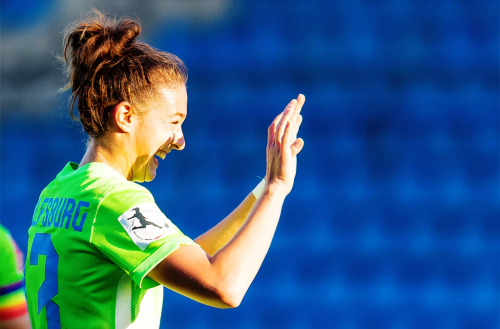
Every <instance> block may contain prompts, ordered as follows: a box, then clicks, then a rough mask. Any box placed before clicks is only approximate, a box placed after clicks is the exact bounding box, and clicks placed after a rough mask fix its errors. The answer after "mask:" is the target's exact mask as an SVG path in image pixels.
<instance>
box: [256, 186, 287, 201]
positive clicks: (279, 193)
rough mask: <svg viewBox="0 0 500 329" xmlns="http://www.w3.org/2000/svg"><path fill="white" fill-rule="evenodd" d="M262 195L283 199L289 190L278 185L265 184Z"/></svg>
mask: <svg viewBox="0 0 500 329" xmlns="http://www.w3.org/2000/svg"><path fill="white" fill-rule="evenodd" d="M262 193H263V194H267V195H269V196H276V197H280V198H283V199H284V198H285V197H286V196H287V195H288V194H289V193H290V190H289V189H287V188H285V187H284V186H282V185H280V184H277V183H272V184H266V186H265V188H264V190H263V192H262Z"/></svg>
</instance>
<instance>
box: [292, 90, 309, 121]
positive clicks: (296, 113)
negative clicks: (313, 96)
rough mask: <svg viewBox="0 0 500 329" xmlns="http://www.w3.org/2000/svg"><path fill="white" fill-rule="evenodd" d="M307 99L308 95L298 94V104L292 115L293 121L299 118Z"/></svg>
mask: <svg viewBox="0 0 500 329" xmlns="http://www.w3.org/2000/svg"><path fill="white" fill-rule="evenodd" d="M305 101H306V97H305V96H304V95H303V94H299V96H297V105H296V106H295V109H294V113H293V116H292V122H294V121H295V120H297V117H298V116H299V115H300V111H301V110H302V106H304V102H305Z"/></svg>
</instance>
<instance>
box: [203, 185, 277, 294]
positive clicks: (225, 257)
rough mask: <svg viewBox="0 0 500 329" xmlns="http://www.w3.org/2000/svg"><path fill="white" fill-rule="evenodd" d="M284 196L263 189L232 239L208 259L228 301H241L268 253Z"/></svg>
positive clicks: (272, 190)
mask: <svg viewBox="0 0 500 329" xmlns="http://www.w3.org/2000/svg"><path fill="white" fill-rule="evenodd" d="M285 196H286V194H285V193H282V192H281V191H279V190H278V189H275V188H273V187H267V188H266V189H265V190H264V193H263V194H262V196H261V197H260V198H259V199H258V200H257V202H256V204H255V206H254V207H253V209H252V211H251V213H250V215H249V216H248V219H247V220H246V221H245V222H244V224H243V225H242V226H241V228H240V229H239V231H238V232H237V233H236V234H235V235H234V237H233V238H232V239H231V240H230V241H229V242H228V243H227V244H226V245H225V246H224V247H223V248H222V249H220V250H219V251H218V252H217V253H215V254H214V256H213V257H212V258H211V263H212V266H213V268H214V269H215V270H216V271H217V274H218V275H217V277H219V278H220V280H221V282H220V283H219V284H220V285H221V287H222V289H223V290H224V291H229V292H230V294H231V295H232V296H231V300H238V301H239V300H241V298H243V296H244V294H245V292H246V291H247V289H248V287H249V286H250V284H251V282H252V281H253V279H254V278H255V276H256V274H257V272H258V270H259V268H260V266H261V265H262V262H263V260H264V258H265V256H266V254H267V252H268V250H269V246H270V245H271V241H272V239H273V236H274V233H275V231H276V227H277V225H278V221H279V218H280V214H281V209H282V206H283V202H284V200H285Z"/></svg>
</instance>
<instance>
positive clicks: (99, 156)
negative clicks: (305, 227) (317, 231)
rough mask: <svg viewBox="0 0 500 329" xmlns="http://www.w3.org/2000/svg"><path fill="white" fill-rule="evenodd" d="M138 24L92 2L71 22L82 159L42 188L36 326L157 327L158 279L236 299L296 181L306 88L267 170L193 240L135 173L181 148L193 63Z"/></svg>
mask: <svg viewBox="0 0 500 329" xmlns="http://www.w3.org/2000/svg"><path fill="white" fill-rule="evenodd" d="M140 32H141V27H140V25H139V24H138V23H137V22H135V21H133V20H130V19H123V20H120V21H115V20H113V19H109V18H108V17H106V16H105V15H103V14H101V13H100V12H97V11H94V12H93V13H91V15H90V16H89V17H88V18H86V19H85V20H83V21H80V22H77V23H76V24H74V25H72V26H70V28H69V29H68V33H67V35H66V37H65V41H66V44H65V49H64V61H65V63H66V64H67V72H68V78H69V83H68V85H67V86H66V88H68V89H71V90H72V96H73V101H72V104H71V111H73V107H74V106H75V104H77V105H78V113H79V117H80V121H81V123H82V126H83V129H84V130H85V131H86V132H87V133H88V135H89V143H88V145H87V150H86V152H85V154H84V156H83V158H82V160H81V161H80V163H74V162H69V163H68V164H67V165H66V166H65V167H64V168H63V170H62V171H61V172H60V173H59V174H57V176H56V177H55V179H54V180H53V181H52V182H50V183H49V185H47V187H46V188H45V189H44V190H43V191H42V193H41V195H40V198H39V201H38V204H37V205H36V207H35V211H34V213H33V220H32V224H31V228H30V229H29V241H28V255H27V260H26V290H27V301H28V308H29V314H30V318H31V322H32V324H33V326H34V327H35V328H158V326H159V321H160V314H161V305H162V298H163V295H162V286H161V285H163V286H166V287H168V288H170V289H172V290H174V291H177V292H179V293H181V294H183V295H185V296H187V297H189V298H192V299H194V300H196V301H199V302H201V303H205V304H207V305H211V306H214V307H220V308H227V307H236V306H238V305H239V303H240V302H241V300H242V298H243V296H244V295H245V293H246V291H247V289H248V287H249V286H250V284H251V282H252V281H253V279H254V277H255V275H256V274H257V272H258V270H259V268H260V266H261V264H262V261H263V260H264V257H265V255H266V253H267V250H268V249H269V246H270V244H271V241H272V238H273V235H274V232H275V229H276V226H277V224H278V220H279V217H280V213H281V208H282V205H283V202H284V200H285V197H286V196H287V195H288V193H289V192H290V191H291V189H292V186H293V182H294V177H295V172H296V163H297V154H298V153H299V152H300V151H301V149H302V147H303V145H304V144H303V141H302V139H300V138H297V133H298V130H299V127H300V124H301V122H302V116H301V115H300V111H301V108H302V105H303V104H304V101H305V98H304V96H303V95H299V96H298V97H297V99H293V100H292V101H290V103H289V104H288V105H287V106H286V108H285V110H284V111H283V112H282V113H281V114H279V115H278V116H277V117H276V118H275V120H274V121H273V122H272V124H271V125H270V126H269V129H268V144H267V169H266V178H265V180H264V182H263V183H262V184H259V188H258V189H255V190H254V191H253V192H251V193H249V194H248V196H247V197H246V198H245V199H244V200H243V201H242V202H241V204H240V205H239V206H238V207H237V208H236V209H235V210H234V211H233V212H232V213H231V214H229V215H228V216H227V217H226V218H224V219H223V220H222V221H220V222H219V223H218V224H217V225H215V226H214V227H213V228H212V229H210V230H209V231H207V232H206V233H204V234H202V235H200V236H199V237H198V238H196V239H194V240H192V239H191V238H189V237H187V236H185V235H184V234H183V233H182V232H181V231H180V230H179V229H178V228H177V227H176V226H175V225H174V224H173V223H172V222H171V221H170V219H168V218H167V216H165V214H164V213H163V212H162V211H161V210H160V208H159V207H158V205H157V204H156V203H155V200H154V198H153V196H152V195H151V193H150V192H149V191H148V190H147V189H146V188H144V187H143V186H141V185H138V184H136V182H144V181H151V180H153V179H154V178H155V176H156V170H157V169H158V166H159V162H158V159H157V158H156V157H158V158H161V159H165V157H166V155H167V154H168V153H169V152H170V151H171V150H182V149H183V148H184V147H185V141H184V135H183V132H182V123H183V122H184V120H185V119H186V116H187V93H186V80H187V74H186V68H185V67H184V64H183V63H182V61H181V60H180V59H179V58H177V57H176V56H175V55H172V54H170V53H166V52H162V51H159V50H156V49H154V48H152V47H150V46H148V45H146V44H144V43H141V42H139V41H137V37H138V35H139V34H140Z"/></svg>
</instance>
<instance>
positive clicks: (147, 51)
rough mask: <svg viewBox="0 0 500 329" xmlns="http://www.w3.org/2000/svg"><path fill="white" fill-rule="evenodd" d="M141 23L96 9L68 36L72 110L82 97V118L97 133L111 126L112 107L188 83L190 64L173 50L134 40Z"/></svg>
mask: <svg viewBox="0 0 500 329" xmlns="http://www.w3.org/2000/svg"><path fill="white" fill-rule="evenodd" d="M140 33H141V25H140V23H138V22H136V21H134V20H131V19H122V20H120V21H118V22H117V21H116V19H115V18H110V17H108V16H106V15H104V14H103V13H101V12H99V11H97V10H95V9H94V10H93V11H92V12H91V13H90V14H89V15H88V16H87V18H86V19H84V20H82V21H78V22H75V23H73V24H72V25H70V26H69V27H68V29H67V32H66V35H65V37H64V54H63V55H64V56H63V58H62V60H63V62H64V63H65V65H66V71H67V76H68V79H69V81H68V84H67V85H66V86H65V87H64V88H63V89H64V90H67V89H70V88H71V89H72V95H71V105H70V114H71V117H72V118H75V117H74V114H73V109H74V106H75V103H76V102H78V112H79V116H80V121H81V123H82V126H83V128H84V129H85V131H86V132H87V133H88V134H89V135H90V136H91V137H94V138H101V137H103V136H104V135H105V134H106V133H107V132H108V131H109V129H110V125H109V119H110V116H111V114H112V113H113V110H114V107H115V106H116V105H117V104H118V103H120V102H122V101H127V102H130V103H131V104H132V105H134V108H135V109H136V110H137V104H145V103H146V102H147V101H150V100H152V99H153V98H154V97H155V96H156V95H157V93H158V88H160V87H165V86H166V87H170V86H175V85H178V84H183V85H184V84H186V81H187V69H186V67H185V66H184V64H183V63H182V61H181V60H180V59H179V58H178V57H177V56H175V55H173V54H171V53H167V52H163V51H160V50H157V49H154V48H152V47H151V46H149V45H147V44H145V43H141V42H138V41H136V38H137V37H138V36H139V34H140Z"/></svg>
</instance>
